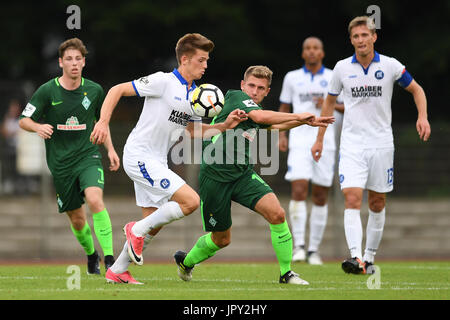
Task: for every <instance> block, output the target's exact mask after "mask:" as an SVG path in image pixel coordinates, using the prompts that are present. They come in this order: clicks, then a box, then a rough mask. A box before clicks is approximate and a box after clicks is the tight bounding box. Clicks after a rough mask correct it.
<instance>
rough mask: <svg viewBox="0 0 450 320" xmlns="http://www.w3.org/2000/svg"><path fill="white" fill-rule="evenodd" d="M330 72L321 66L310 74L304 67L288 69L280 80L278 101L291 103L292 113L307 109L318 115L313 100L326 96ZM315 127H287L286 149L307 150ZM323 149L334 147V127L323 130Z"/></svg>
mask: <svg viewBox="0 0 450 320" xmlns="http://www.w3.org/2000/svg"><path fill="white" fill-rule="evenodd" d="M332 74H333V72H332V71H331V70H330V69H327V68H325V67H323V66H322V68H321V69H320V70H319V71H318V72H317V73H316V74H312V73H311V71H309V70H308V69H307V68H306V67H305V66H303V67H302V68H300V69H297V70H293V71H290V72H288V73H287V74H286V76H285V77H284V80H283V86H282V88H281V94H280V102H281V103H286V104H290V105H292V112H293V113H302V112H309V113H312V114H314V115H316V116H317V117H319V116H320V113H321V109H319V108H317V107H316V104H315V101H314V99H315V98H325V97H326V95H327V93H328V85H329V83H330V81H331V77H332ZM332 128H333V129H334V126H332ZM330 129H331V128H330ZM318 130H319V129H318V128H317V127H311V126H306V125H304V126H298V127H296V128H293V129H291V130H289V148H299V147H302V148H308V149H310V148H311V147H312V145H313V144H314V142H315V141H316V137H317V132H318ZM324 148H325V149H327V150H335V149H336V143H335V130H327V131H326V132H325V137H324Z"/></svg>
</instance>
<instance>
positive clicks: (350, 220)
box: [344, 209, 363, 259]
mask: <svg viewBox="0 0 450 320" xmlns="http://www.w3.org/2000/svg"><path fill="white" fill-rule="evenodd" d="M344 230H345V238H346V239H347V245H348V248H349V250H350V255H351V257H352V258H354V257H357V258H359V259H362V253H361V242H362V236H363V233H362V224H361V216H360V210H359V209H345V211H344Z"/></svg>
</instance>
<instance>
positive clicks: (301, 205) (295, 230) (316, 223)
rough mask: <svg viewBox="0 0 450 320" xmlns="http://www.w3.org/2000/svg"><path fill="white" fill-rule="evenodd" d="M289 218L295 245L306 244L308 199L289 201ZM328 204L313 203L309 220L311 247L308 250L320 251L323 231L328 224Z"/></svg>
mask: <svg viewBox="0 0 450 320" xmlns="http://www.w3.org/2000/svg"><path fill="white" fill-rule="evenodd" d="M289 218H290V222H291V233H292V236H293V238H294V246H296V247H298V246H304V245H305V229H306V220H307V210H306V201H295V200H291V201H290V202H289ZM327 218H328V205H327V204H326V205H324V206H317V205H315V204H313V205H312V208H311V216H310V221H309V227H310V229H309V248H308V251H318V250H319V245H320V243H321V242H322V238H323V233H324V231H325V227H326V225H327Z"/></svg>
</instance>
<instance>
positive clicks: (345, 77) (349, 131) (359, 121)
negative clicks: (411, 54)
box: [327, 52, 412, 149]
mask: <svg viewBox="0 0 450 320" xmlns="http://www.w3.org/2000/svg"><path fill="white" fill-rule="evenodd" d="M411 81H412V77H411V76H410V74H409V73H408V72H407V71H406V69H405V66H404V65H402V64H401V63H400V62H398V61H397V60H396V59H394V58H391V57H387V56H384V55H381V54H379V53H377V52H375V56H374V58H373V60H372V62H371V64H370V65H369V66H368V67H367V69H364V67H363V66H362V65H361V64H360V63H359V62H358V61H357V60H356V56H355V55H353V56H352V57H349V58H346V59H343V60H341V61H339V62H338V63H337V64H336V66H335V67H334V70H333V77H332V79H331V82H330V87H329V94H331V95H338V94H341V97H342V98H343V100H344V105H345V112H344V119H343V124H342V134H341V142H340V146H341V148H349V149H354V148H358V149H368V148H385V147H393V146H394V139H393V134H392V127H391V120H392V109H391V100H392V91H393V86H394V83H395V82H397V83H398V84H399V85H400V86H402V87H404V88H405V87H407V86H408V85H409V84H410V83H411ZM341 92H342V93H341ZM327 131H328V130H327Z"/></svg>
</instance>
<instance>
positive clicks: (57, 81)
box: [55, 77, 84, 90]
mask: <svg viewBox="0 0 450 320" xmlns="http://www.w3.org/2000/svg"><path fill="white" fill-rule="evenodd" d="M58 79H59V77H56V78H55V83H56V85H57V86H58V87H60V86H61V85H60V84H59V80H58ZM80 86H81V87H82V86H84V78H83V77H81V85H80ZM77 89H78V88H77ZM75 90H76V89H75Z"/></svg>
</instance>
